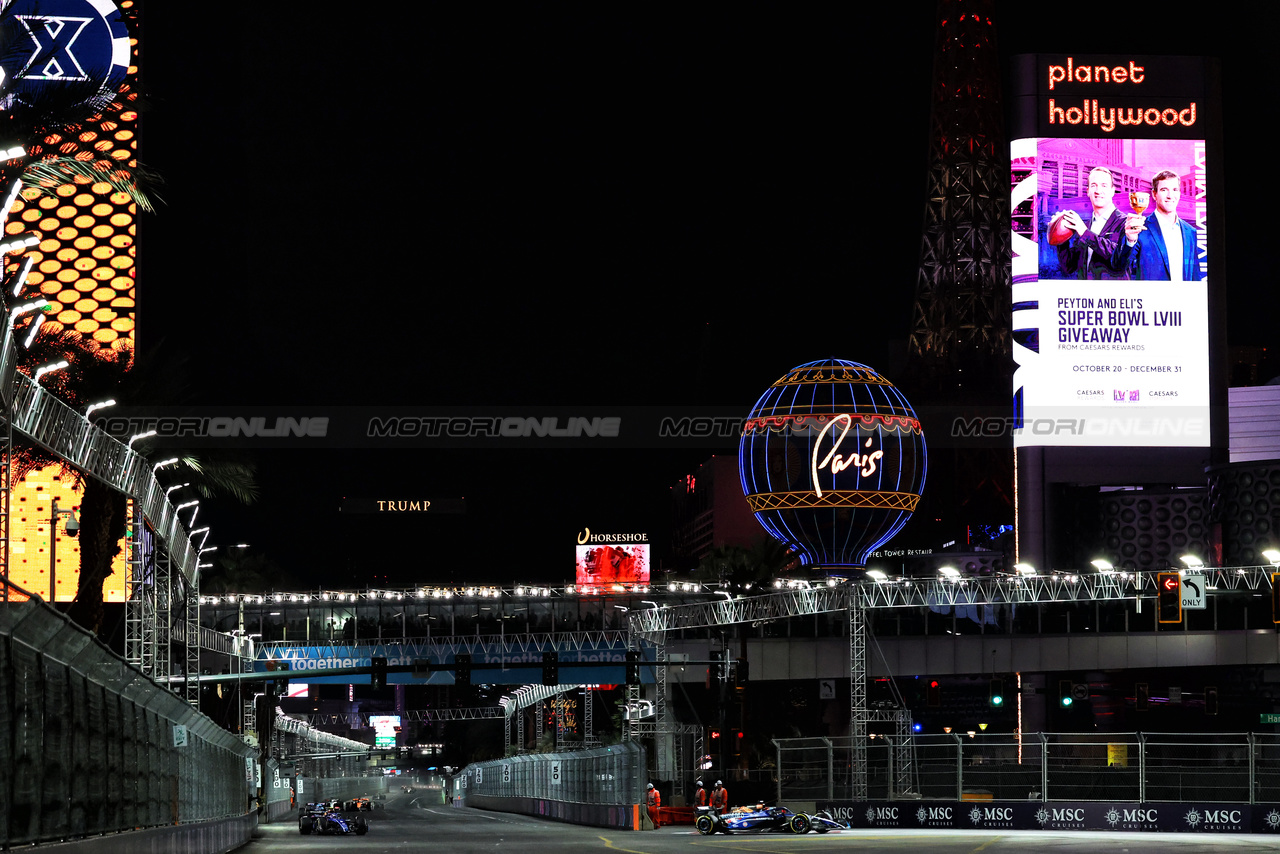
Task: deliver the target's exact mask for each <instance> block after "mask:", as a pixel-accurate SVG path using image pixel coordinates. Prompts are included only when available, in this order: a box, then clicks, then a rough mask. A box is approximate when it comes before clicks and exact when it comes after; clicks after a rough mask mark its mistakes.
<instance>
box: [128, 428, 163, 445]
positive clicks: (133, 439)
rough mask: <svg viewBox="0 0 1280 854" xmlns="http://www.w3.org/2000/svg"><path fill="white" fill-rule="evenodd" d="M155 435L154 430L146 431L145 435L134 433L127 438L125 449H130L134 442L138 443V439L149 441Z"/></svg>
mask: <svg viewBox="0 0 1280 854" xmlns="http://www.w3.org/2000/svg"><path fill="white" fill-rule="evenodd" d="M155 434H156V431H155V430H148V431H147V432H145V433H135V434H134V435H132V436H130V437H129V443H128V445H127V446H126V447H128V448H130V449H132V448H133V443H134V442H136V441H138V440H139V439H150V438H151V437H152V436H154V435H155Z"/></svg>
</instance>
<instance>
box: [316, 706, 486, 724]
mask: <svg viewBox="0 0 1280 854" xmlns="http://www.w3.org/2000/svg"><path fill="white" fill-rule="evenodd" d="M401 715H402V717H404V718H405V719H406V720H410V721H415V722H417V723H428V724H429V723H436V722H438V721H485V720H493V719H494V718H499V717H502V707H501V706H473V707H468V708H463V709H406V710H405V711H404V712H402V713H401ZM291 717H293V718H296V719H297V720H301V721H306V722H307V723H308V724H310V725H311V726H313V727H321V726H338V725H344V726H349V727H353V728H354V727H366V726H368V725H369V722H368V717H369V716H368V715H367V714H337V715H335V714H318V713H317V714H310V715H296V714H295V715H292V716H291Z"/></svg>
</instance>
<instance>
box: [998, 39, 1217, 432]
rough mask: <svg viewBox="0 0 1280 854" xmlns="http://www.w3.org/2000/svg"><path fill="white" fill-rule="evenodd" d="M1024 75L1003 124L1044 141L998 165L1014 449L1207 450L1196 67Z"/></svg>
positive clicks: (1017, 148) (1137, 62) (1203, 198)
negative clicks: (1006, 165)
mask: <svg viewBox="0 0 1280 854" xmlns="http://www.w3.org/2000/svg"><path fill="white" fill-rule="evenodd" d="M1026 59H1030V60H1031V63H1029V64H1028V65H1026V66H1024V71H1025V72H1026V73H1027V74H1031V73H1034V74H1035V75H1036V76H1037V80H1038V83H1037V84H1036V85H1035V86H1034V87H1033V88H1034V96H1032V97H1024V98H1022V99H1016V100H1015V104H1016V106H1015V110H1029V109H1034V110H1036V111H1037V115H1036V116H1035V122H1034V124H1033V125H1031V126H1034V127H1036V128H1037V129H1038V132H1039V133H1041V134H1043V135H1037V136H1034V137H1028V138H1021V139H1015V140H1014V141H1013V142H1012V148H1011V152H1010V154H1011V168H1012V176H1011V177H1012V187H1013V195H1012V219H1013V222H1012V228H1013V241H1012V245H1013V252H1012V255H1013V260H1012V263H1013V271H1012V273H1013V276H1012V281H1013V300H1012V301H1013V337H1014V345H1013V350H1014V361H1015V363H1016V369H1015V373H1014V418H1015V425H1014V426H1015V430H1014V436H1015V445H1016V446H1018V447H1029V446H1037V445H1039V446H1048V445H1055V446H1077V447H1085V446H1127V447H1203V446H1208V445H1209V313H1208V305H1209V300H1208V287H1209V280H1208V276H1209V260H1210V258H1209V255H1210V253H1209V252H1208V242H1207V229H1206V224H1207V222H1208V219H1209V217H1208V210H1209V207H1208V206H1209V205H1210V204H1212V203H1213V201H1212V200H1213V190H1214V188H1213V187H1211V186H1209V182H1208V180H1207V172H1206V145H1205V141H1204V138H1203V135H1202V134H1203V121H1204V118H1205V113H1204V111H1205V105H1204V104H1203V103H1201V100H1202V95H1201V93H1202V91H1203V88H1202V86H1201V84H1200V80H1201V77H1200V76H1198V75H1199V71H1198V69H1199V60H1195V59H1185V58H1179V57H1145V58H1144V57H1115V56H1107V57H1088V56H1051V57H1048V56H1036V57H1030V58H1026ZM1031 69H1034V71H1032V70H1031ZM1024 76H1025V75H1024ZM1024 118H1025V117H1024ZM1023 126H1024V127H1026V126H1028V123H1026V122H1024V123H1023Z"/></svg>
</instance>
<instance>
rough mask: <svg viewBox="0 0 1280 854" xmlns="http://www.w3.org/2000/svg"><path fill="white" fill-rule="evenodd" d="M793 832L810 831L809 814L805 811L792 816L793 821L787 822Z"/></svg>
mask: <svg viewBox="0 0 1280 854" xmlns="http://www.w3.org/2000/svg"><path fill="white" fill-rule="evenodd" d="M787 826H788V827H790V828H791V832H792V833H808V832H809V816H807V815H805V814H804V813H796V814H795V815H793V816H791V821H790V822H788V823H787Z"/></svg>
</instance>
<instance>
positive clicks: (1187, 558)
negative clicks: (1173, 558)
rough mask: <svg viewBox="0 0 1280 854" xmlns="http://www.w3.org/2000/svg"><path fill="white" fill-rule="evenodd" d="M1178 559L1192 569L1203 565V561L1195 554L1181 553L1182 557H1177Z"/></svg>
mask: <svg viewBox="0 0 1280 854" xmlns="http://www.w3.org/2000/svg"><path fill="white" fill-rule="evenodd" d="M1178 560H1180V561H1182V562H1183V563H1185V564H1186V565H1187V566H1189V567H1191V568H1192V569H1198V568H1200V567H1202V566H1204V561H1202V560H1200V558H1198V557H1196V556H1195V555H1183V556H1182V557H1180V558H1178Z"/></svg>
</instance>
